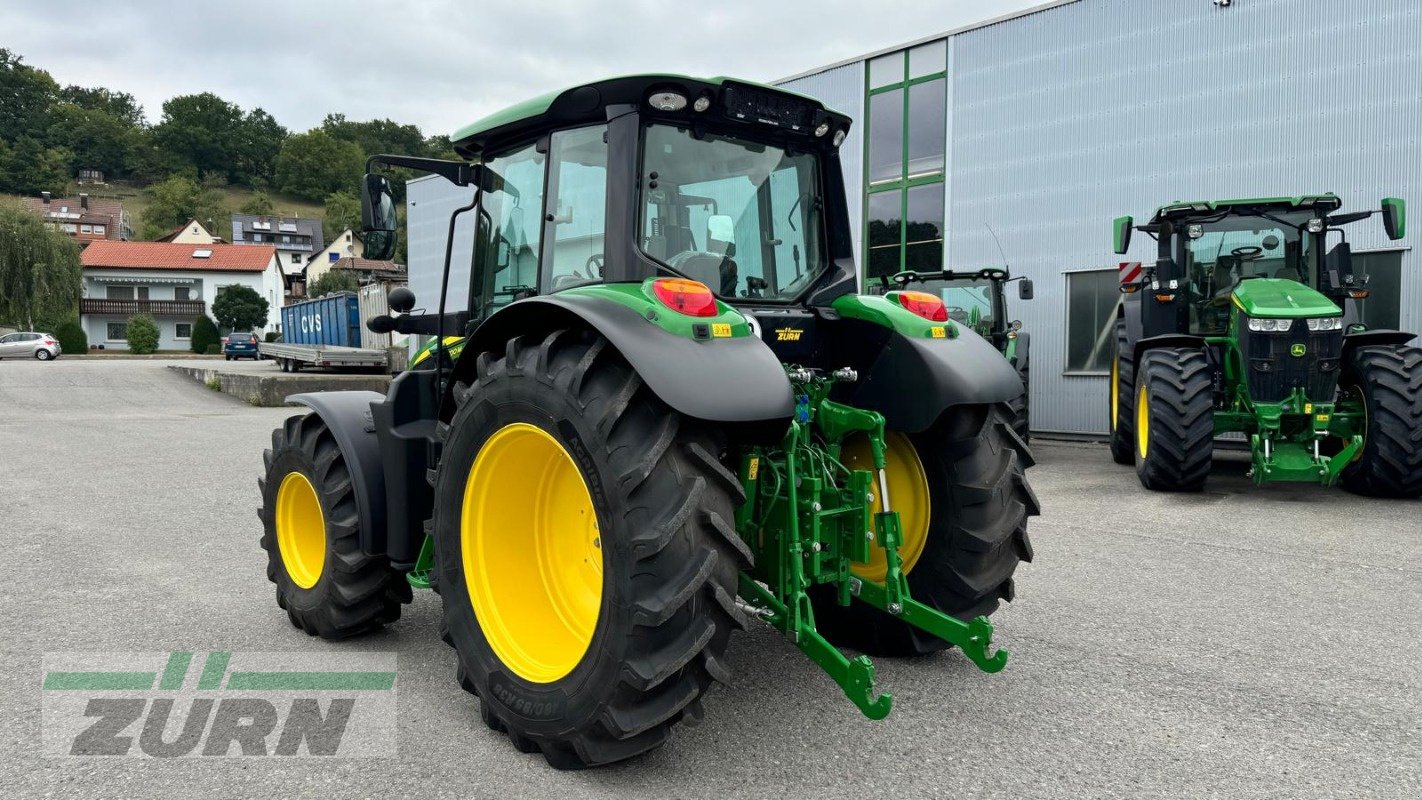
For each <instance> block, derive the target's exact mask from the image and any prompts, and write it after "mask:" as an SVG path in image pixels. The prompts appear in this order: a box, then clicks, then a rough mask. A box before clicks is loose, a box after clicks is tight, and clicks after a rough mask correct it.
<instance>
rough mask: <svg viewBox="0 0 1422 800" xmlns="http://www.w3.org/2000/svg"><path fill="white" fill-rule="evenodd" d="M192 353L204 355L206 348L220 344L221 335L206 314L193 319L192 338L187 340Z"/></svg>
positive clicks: (215, 324)
mask: <svg viewBox="0 0 1422 800" xmlns="http://www.w3.org/2000/svg"><path fill="white" fill-rule="evenodd" d="M188 344H189V346H190V347H191V348H192V351H193V352H194V353H199V354H201V353H206V352H207V348H209V347H214V346H216V345H219V344H222V334H220V333H218V332H217V323H215V322H213V321H212V317H209V316H208V315H206V314H202V315H200V316H197V317H194V318H193V332H192V337H191V338H190V339H189V340H188Z"/></svg>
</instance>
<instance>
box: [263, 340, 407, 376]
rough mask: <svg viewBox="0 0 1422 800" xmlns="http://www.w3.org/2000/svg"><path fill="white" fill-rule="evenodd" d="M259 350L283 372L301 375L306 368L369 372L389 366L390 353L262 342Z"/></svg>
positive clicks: (327, 346) (371, 349)
mask: <svg viewBox="0 0 1422 800" xmlns="http://www.w3.org/2000/svg"><path fill="white" fill-rule="evenodd" d="M257 349H258V351H259V352H260V353H261V354H262V356H264V357H265V358H270V359H271V360H273V361H275V362H276V363H277V366H279V367H281V371H282V372H298V371H300V370H301V369H302V368H303V367H329V368H331V369H358V368H359V369H369V368H380V369H388V368H389V367H390V354H389V353H388V352H386V351H385V350H383V349H378V348H372V347H342V346H340V345H334V344H295V343H293V342H261V343H260V344H258V345H257Z"/></svg>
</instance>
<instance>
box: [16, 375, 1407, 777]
mask: <svg viewBox="0 0 1422 800" xmlns="http://www.w3.org/2000/svg"><path fill="white" fill-rule="evenodd" d="M184 363H188V364H192V363H195V362H191V361H189V362H184ZM219 363H221V362H219ZM262 366H268V365H265V364H264V365H262ZM291 413H294V410H293V409H280V408H253V407H250V406H248V405H246V404H244V403H242V402H240V401H238V400H235V399H233V398H231V397H228V396H225V395H222V394H218V393H215V392H212V391H209V390H208V389H206V388H205V387H203V386H202V385H199V384H197V383H194V382H192V381H190V380H188V379H185V378H182V377H180V376H178V375H176V374H174V373H173V372H172V371H171V370H168V369H165V368H164V365H163V362H161V361H151V360H149V361H128V360H114V361H99V360H96V359H87V360H73V359H70V360H66V359H63V358H61V359H59V360H58V361H56V362H53V363H38V362H23V361H20V362H17V361H4V362H0V531H3V533H4V535H5V536H6V538H7V539H8V541H9V543H10V544H9V547H10V550H9V553H10V556H9V558H8V561H9V564H10V566H9V568H8V574H9V575H10V578H9V579H8V580H6V581H4V582H3V584H0V598H3V607H4V609H5V613H4V614H3V616H0V642H3V645H0V648H3V649H2V650H0V652H2V653H3V655H0V719H4V720H5V721H6V722H5V724H4V735H3V739H2V740H0V796H4V797H7V798H9V797H16V798H19V797H50V796H52V797H229V796H244V797H272V798H278V797H280V798H286V797H305V796H311V797H316V796H319V797H401V796H413V795H417V794H418V795H420V796H429V797H445V796H463V797H481V798H482V797H489V798H495V797H497V798H514V797H531V798H555V797H577V798H582V797H590V798H601V797H608V798H618V799H619V800H631V799H632V798H670V797H707V798H741V797H750V798H760V797H765V798H770V797H815V798H831V797H855V798H864V797H868V796H875V795H877V796H893V797H905V798H908V797H1012V798H1017V797H1072V798H1079V797H1131V798H1138V797H1224V798H1238V797H1288V798H1303V797H1329V798H1334V797H1348V798H1353V797H1399V798H1416V797H1419V796H1422V638H1420V637H1419V634H1418V624H1419V620H1422V514H1419V512H1422V503H1418V502H1405V501H1383V500H1372V499H1366V498H1359V497H1354V496H1352V495H1349V494H1346V493H1344V492H1342V491H1340V490H1336V489H1334V490H1324V489H1319V488H1316V487H1312V486H1300V485H1294V486H1290V485H1277V486H1269V487H1264V488H1255V487H1253V486H1252V485H1251V484H1250V483H1249V482H1248V481H1247V480H1246V479H1245V477H1244V471H1245V467H1246V464H1245V463H1244V461H1243V457H1242V456H1241V455H1238V454H1230V455H1226V456H1222V457H1219V458H1217V460H1216V465H1215V472H1214V474H1213V475H1212V477H1211V479H1210V483H1209V485H1208V487H1207V489H1206V491H1204V492H1203V493H1200V494H1192V495H1164V494H1154V493H1150V492H1146V491H1145V490H1143V489H1142V488H1141V487H1140V485H1139V483H1138V482H1137V481H1136V478H1135V475H1134V474H1133V473H1132V472H1131V470H1130V469H1129V468H1126V467H1118V466H1116V465H1114V464H1112V463H1111V460H1110V456H1109V455H1108V453H1107V452H1106V450H1105V448H1104V447H1102V446H1099V445H1089V444H1077V443H1052V442H1046V441H1041V442H1038V443H1036V446H1035V451H1036V455H1037V458H1038V465H1037V466H1036V467H1035V468H1033V469H1032V470H1031V471H1030V472H1029V477H1030V479H1031V481H1032V483H1033V485H1034V487H1035V489H1036V491H1037V493H1038V496H1039V497H1040V498H1041V500H1042V508H1043V515H1042V516H1041V517H1040V518H1037V519H1034V520H1033V521H1032V523H1031V528H1030V531H1031V537H1032V541H1033V544H1034V546H1035V549H1036V562H1035V563H1033V564H1030V565H1026V566H1024V567H1023V568H1022V569H1021V570H1020V571H1019V573H1018V578H1017V589H1018V595H1017V601H1016V602H1015V603H1013V604H1012V605H1011V606H1010V607H1006V608H1004V609H1003V610H1002V611H1000V612H999V613H998V614H996V615H995V616H994V617H993V622H994V623H995V625H996V626H997V640H998V642H999V644H1001V645H1002V646H1003V647H1005V648H1007V649H1008V650H1010V651H1011V662H1010V663H1009V664H1008V666H1007V668H1006V669H1005V670H1004V671H1003V672H1001V673H999V674H997V675H986V674H983V673H980V672H978V671H977V670H976V669H975V668H973V667H972V665H971V664H969V663H968V662H967V661H966V660H965V659H963V658H962V657H961V656H959V655H957V654H954V653H951V652H950V653H944V654H940V655H937V656H933V657H929V658H925V659H920V660H912V661H901V660H892V659H879V660H878V661H877V664H878V671H879V685H880V688H881V689H883V690H885V691H889V692H892V693H893V695H894V698H895V707H894V712H893V714H892V715H891V716H890V717H889V718H888V719H886V720H884V721H882V722H871V721H869V720H866V719H864V718H863V717H861V716H860V715H859V713H858V712H857V711H856V710H855V709H854V707H853V706H852V705H850V703H849V702H848V701H846V700H845V699H844V698H843V696H842V695H841V694H840V693H839V692H838V690H837V689H836V687H835V686H834V685H833V684H832V683H831V682H830V681H829V679H828V678H826V677H825V676H824V675H823V674H821V673H820V672H819V670H818V669H817V668H815V667H814V666H813V665H812V664H811V663H810V662H809V661H808V660H807V659H805V658H804V657H803V656H801V655H800V654H799V652H798V651H797V650H795V649H794V648H793V647H792V646H791V645H789V644H788V643H786V642H784V641H783V640H781V639H780V638H779V637H778V635H777V634H775V633H773V632H772V631H770V630H769V629H768V628H765V627H764V626H760V627H753V628H752V629H751V630H750V631H749V632H747V633H745V634H742V635H740V636H738V637H737V638H736V639H735V640H734V642H733V645H732V648H731V653H730V658H731V662H732V666H733V668H734V671H735V676H736V680H735V686H734V688H731V689H726V688H724V687H718V688H716V689H714V690H713V691H712V692H711V694H710V695H709V696H708V697H707V700H706V715H705V720H704V721H703V722H702V723H701V724H700V725H698V726H696V727H683V728H681V729H679V730H678V731H677V733H676V735H675V736H673V738H672V739H671V741H670V742H669V743H668V744H667V745H666V746H665V747H662V748H661V749H659V750H657V751H654V752H653V753H651V754H649V755H646V756H644V757H641V758H638V759H635V760H633V761H630V762H626V763H623V764H619V765H616V766H613V767H611V768H605V769H600V770H594V771H588V772H581V773H560V772H556V771H554V770H552V769H550V768H549V767H547V766H546V764H545V763H544V761H543V759H542V758H541V757H539V756H532V755H524V754H521V753H518V752H517V751H515V750H514V749H513V748H512V747H511V746H510V745H509V742H508V740H507V739H506V738H505V737H503V736H501V735H496V734H494V733H493V732H491V731H489V730H488V729H487V728H485V726H484V725H483V723H482V722H480V721H479V719H478V708H477V702H478V701H477V700H475V699H474V698H473V697H471V696H470V695H467V694H466V693H464V692H463V691H461V690H460V689H459V687H458V686H457V685H456V684H455V681H454V675H453V673H454V658H453V655H452V651H450V650H449V649H448V648H447V647H446V646H445V645H444V644H442V643H441V642H440V641H439V640H438V638H437V637H436V632H435V629H436V624H437V616H438V608H439V598H438V597H436V596H434V595H432V594H429V593H417V594H416V597H415V601H414V603H413V605H411V606H409V607H407V609H406V611H405V616H404V618H403V619H401V621H400V622H398V623H397V624H395V625H394V626H392V627H390V628H388V629H387V630H385V631H383V632H381V633H379V634H375V635H371V636H368V637H365V638H361V639H358V640H355V641H348V642H341V643H330V642H324V641H322V640H319V639H314V638H310V637H308V636H306V635H305V634H304V633H301V632H299V631H297V630H296V629H294V628H292V627H291V625H290V624H289V623H288V622H287V619H286V615H285V614H284V612H281V611H280V610H279V609H278V608H277V607H276V604H275V601H274V590H273V587H272V585H271V584H270V583H268V582H267V580H266V578H265V576H264V573H263V570H264V566H265V559H264V556H263V554H262V553H261V551H260V550H259V549H258V546H257V539H258V536H259V535H260V525H259V523H258V520H257V516H256V513H255V509H256V506H257V504H258V496H257V489H256V478H257V476H258V474H259V471H260V469H261V451H262V448H263V447H265V446H267V444H268V442H269V436H270V431H271V429H272V428H273V427H275V426H277V425H278V424H279V423H280V422H281V421H282V420H283V419H284V418H285V417H287V416H288V415H289V414H291ZM76 650H80V651H83V650H94V651H170V650H185V651H210V650H222V651H243V650H261V651H299V652H314V651H328V650H329V651H373V652H394V653H397V654H398V683H397V689H398V708H399V735H398V742H399V755H398V756H396V757H393V758H384V759H346V760H332V761H324V760H322V759H320V758H317V757H303V758H295V759H287V760H281V759H278V758H275V757H267V758H255V757H253V758H240V757H233V758H210V759H204V758H191V759H175V760H166V761H158V760H148V759H139V758H110V759H105V758H84V759H81V758H63V757H61V758H52V757H45V756H44V755H43V754H42V752H41V745H40V742H41V728H40V724H41V723H40V702H41V691H40V687H41V658H42V655H43V654H44V653H46V652H56V651H76Z"/></svg>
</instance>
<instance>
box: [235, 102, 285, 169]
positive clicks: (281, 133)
mask: <svg viewBox="0 0 1422 800" xmlns="http://www.w3.org/2000/svg"><path fill="white" fill-rule="evenodd" d="M288 135H289V133H288V131H287V130H286V128H283V127H282V126H281V125H280V124H279V123H277V121H276V119H274V118H273V117H272V115H271V114H268V113H267V112H266V111H263V110H262V109H260V108H254V109H252V110H251V111H248V112H247V115H246V116H245V117H243V118H242V124H241V125H240V126H238V129H237V138H236V141H235V142H234V152H233V156H234V158H235V159H236V161H235V163H234V169H233V170H232V171H231V172H229V173H228V178H229V179H230V180H231V181H232V182H234V183H241V184H245V185H247V186H267V185H270V184H271V182H272V180H273V178H274V177H275V176H276V160H277V155H278V154H280V153H281V145H282V143H283V142H285V141H286V137H287V136H288Z"/></svg>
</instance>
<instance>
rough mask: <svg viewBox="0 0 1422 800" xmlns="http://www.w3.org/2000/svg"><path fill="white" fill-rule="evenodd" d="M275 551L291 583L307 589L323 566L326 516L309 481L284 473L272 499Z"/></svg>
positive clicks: (299, 475)
mask: <svg viewBox="0 0 1422 800" xmlns="http://www.w3.org/2000/svg"><path fill="white" fill-rule="evenodd" d="M276 534H277V550H278V551H279V552H280V553H281V563H282V566H284V567H286V574H287V576H288V577H290V578H291V582H292V583H294V584H296V585H297V586H300V587H301V588H303V589H310V588H311V587H312V586H315V585H316V582H317V581H319V580H321V570H322V569H324V568H325V566H326V516H325V514H323V513H321V501H320V499H318V498H317V497H316V487H314V486H312V485H311V479H310V478H307V477H306V476H305V475H303V474H302V473H300V472H288V473H287V474H286V477H285V478H282V479H281V487H280V488H278V489H277V499H276Z"/></svg>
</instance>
